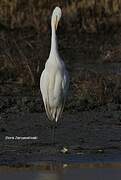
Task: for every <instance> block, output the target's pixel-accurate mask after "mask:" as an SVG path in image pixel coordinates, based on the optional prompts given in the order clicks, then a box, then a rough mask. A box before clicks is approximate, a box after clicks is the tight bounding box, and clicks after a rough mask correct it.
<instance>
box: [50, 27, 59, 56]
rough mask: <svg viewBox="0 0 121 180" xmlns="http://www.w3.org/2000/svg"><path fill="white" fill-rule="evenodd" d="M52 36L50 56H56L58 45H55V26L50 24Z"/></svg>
mask: <svg viewBox="0 0 121 180" xmlns="http://www.w3.org/2000/svg"><path fill="white" fill-rule="evenodd" d="M51 28H52V35H51V50H50V55H49V57H50V56H57V55H58V44H57V37H56V30H55V26H54V25H53V24H52V26H51Z"/></svg>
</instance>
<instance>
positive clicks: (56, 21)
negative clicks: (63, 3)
mask: <svg viewBox="0 0 121 180" xmlns="http://www.w3.org/2000/svg"><path fill="white" fill-rule="evenodd" d="M57 27H58V18H57V16H56V20H55V29H56V30H57Z"/></svg>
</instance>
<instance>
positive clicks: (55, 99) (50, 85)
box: [40, 7, 69, 122]
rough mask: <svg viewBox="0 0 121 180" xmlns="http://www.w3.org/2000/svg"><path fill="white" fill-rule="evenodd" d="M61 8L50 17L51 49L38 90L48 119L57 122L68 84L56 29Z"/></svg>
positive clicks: (56, 9) (55, 10)
mask: <svg viewBox="0 0 121 180" xmlns="http://www.w3.org/2000/svg"><path fill="white" fill-rule="evenodd" d="M61 14H62V12H61V9H60V8H59V7H56V8H55V9H54V11H53V13H52V18H51V29H52V36H51V50H50V54H49V57H48V59H47V61H46V64H45V69H44V70H43V72H42V74H41V78H40V90H41V94H42V98H43V102H44V106H45V110H46V114H47V116H48V118H49V120H50V121H52V122H57V121H58V119H59V118H60V116H61V113H62V111H63V107H64V103H65V99H66V96H67V90H68V86H69V78H68V73H67V70H66V68H65V64H64V62H63V61H62V59H61V57H60V56H59V52H58V45H57V37H56V30H57V27H58V23H59V20H60V18H61Z"/></svg>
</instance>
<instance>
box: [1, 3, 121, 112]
mask: <svg viewBox="0 0 121 180" xmlns="http://www.w3.org/2000/svg"><path fill="white" fill-rule="evenodd" d="M55 6H60V7H61V8H62V12H63V17H62V19H61V22H60V24H59V28H58V32H57V36H58V44H59V51H60V55H61V56H62V58H63V59H64V61H65V63H66V66H67V68H68V71H69V74H70V78H71V84H70V91H69V97H68V100H67V104H66V107H65V110H69V109H72V110H76V111H77V110H78V111H80V110H85V109H87V110H88V109H94V108H96V107H98V106H100V105H108V107H109V106H110V107H112V106H113V107H117V108H120V104H121V93H120V92H121V65H120V62H121V1H120V0H66V1H62V0H51V1H49V0H42V1H41V0H28V1H26V0H21V1H18V0H1V1H0V110H1V112H16V111H22V112H23V111H29V112H35V111H36V112H37V111H38V112H40V111H41V112H43V111H44V108H43V103H42V100H41V98H40V92H39V78H40V75H41V72H42V70H43V69H44V64H45V62H46V60H47V58H48V55H49V51H50V38H51V26H50V20H51V14H52V11H53V9H54V7H55ZM72 95H73V96H72ZM112 104H113V105H112ZM115 104H118V105H117V106H115Z"/></svg>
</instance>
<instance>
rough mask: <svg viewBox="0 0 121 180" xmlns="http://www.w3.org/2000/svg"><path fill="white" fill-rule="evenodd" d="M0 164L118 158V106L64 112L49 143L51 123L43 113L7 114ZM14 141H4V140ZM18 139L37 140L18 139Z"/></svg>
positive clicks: (1, 134)
mask: <svg viewBox="0 0 121 180" xmlns="http://www.w3.org/2000/svg"><path fill="white" fill-rule="evenodd" d="M0 121H1V127H0V163H1V164H14V163H18V164H19V163H25V162H26V163H29V161H31V162H32V161H33V162H36V161H37V162H38V161H40V162H41V160H42V159H43V158H45V160H47V161H49V158H50V157H52V156H56V157H57V159H58V157H59V156H65V157H66V155H68V156H69V155H70V156H71V155H75V156H76V155H78V156H80V157H81V156H82V157H83V156H92V155H93V156H97V155H109V154H113V155H119V154H120V152H121V106H119V105H118V104H115V105H114V104H110V105H109V106H102V107H100V108H98V109H95V110H90V111H82V112H73V113H72V112H65V113H64V114H63V117H62V120H61V121H59V123H58V126H57V128H56V140H55V144H54V145H52V144H51V130H50V123H49V121H48V120H47V117H46V115H45V113H8V114H2V115H1V117H0ZM7 136H9V137H14V138H15V139H11V140H10V139H9V140H8V139H6V137H7ZM16 136H17V137H30V136H31V137H36V138H37V139H34V140H33V139H31V140H22V139H20V140H17V139H16Z"/></svg>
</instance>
